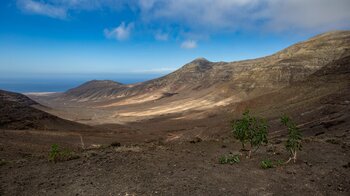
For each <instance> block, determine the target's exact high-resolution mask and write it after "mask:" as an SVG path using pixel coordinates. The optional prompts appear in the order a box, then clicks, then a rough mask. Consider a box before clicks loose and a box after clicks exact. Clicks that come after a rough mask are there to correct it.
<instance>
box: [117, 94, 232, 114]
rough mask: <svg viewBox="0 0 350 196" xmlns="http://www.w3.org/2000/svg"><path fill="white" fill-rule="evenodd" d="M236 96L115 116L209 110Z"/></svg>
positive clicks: (228, 102)
mask: <svg viewBox="0 0 350 196" xmlns="http://www.w3.org/2000/svg"><path fill="white" fill-rule="evenodd" d="M237 100H238V99H237V98H236V97H229V98H226V99H223V100H221V101H214V100H207V99H195V100H188V101H184V100H182V101H175V102H172V103H169V104H166V105H162V106H157V107H153V108H149V109H147V110H143V111H135V112H124V113H123V112H120V111H119V112H118V113H116V114H115V116H129V117H143V116H154V115H162V114H171V113H179V112H184V111H187V110H207V109H210V108H214V107H219V106H225V105H228V104H230V103H232V102H234V101H237Z"/></svg>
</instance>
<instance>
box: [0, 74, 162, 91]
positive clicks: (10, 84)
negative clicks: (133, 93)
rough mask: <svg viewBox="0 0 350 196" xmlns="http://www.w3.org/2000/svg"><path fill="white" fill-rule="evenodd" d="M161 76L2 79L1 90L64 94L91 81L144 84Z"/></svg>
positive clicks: (0, 79) (0, 80) (0, 81)
mask: <svg viewBox="0 0 350 196" xmlns="http://www.w3.org/2000/svg"><path fill="white" fill-rule="evenodd" d="M157 77H159V75H145V76H137V77H136V76H130V77H128V76H123V77H117V78H114V77H101V76H99V77H79V78H72V77H69V78H60V77H58V78H47V77H46V78H6V79H5V78H0V89H2V90H7V91H12V92H18V93H29V92H64V91H66V90H68V89H71V88H74V87H77V86H79V85H81V84H83V83H85V82H88V81H90V80H95V79H98V80H113V81H116V82H120V83H123V84H133V83H138V82H144V81H147V80H150V79H154V78H157Z"/></svg>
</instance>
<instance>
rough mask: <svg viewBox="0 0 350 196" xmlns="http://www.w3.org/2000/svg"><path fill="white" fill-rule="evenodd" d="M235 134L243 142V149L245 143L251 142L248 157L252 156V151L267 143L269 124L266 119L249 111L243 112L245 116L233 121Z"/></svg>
mask: <svg viewBox="0 0 350 196" xmlns="http://www.w3.org/2000/svg"><path fill="white" fill-rule="evenodd" d="M231 128H232V133H233V136H234V137H235V138H236V139H238V140H239V141H240V142H241V144H242V149H243V150H246V149H245V144H246V143H247V142H248V143H249V144H250V149H249V150H248V151H249V154H248V157H251V153H252V151H253V150H254V151H256V150H257V149H258V148H259V147H260V145H262V144H264V143H265V144H267V142H268V139H267V133H268V126H267V122H266V120H264V119H260V118H256V117H252V116H250V113H249V111H246V112H244V113H243V118H242V119H239V120H234V121H232V123H231Z"/></svg>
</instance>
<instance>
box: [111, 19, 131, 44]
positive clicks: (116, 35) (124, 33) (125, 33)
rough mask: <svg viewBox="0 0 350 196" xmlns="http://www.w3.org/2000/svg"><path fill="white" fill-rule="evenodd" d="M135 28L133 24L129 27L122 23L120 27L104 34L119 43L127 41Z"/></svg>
mask: <svg viewBox="0 0 350 196" xmlns="http://www.w3.org/2000/svg"><path fill="white" fill-rule="evenodd" d="M133 28H134V24H133V23H129V24H128V25H126V24H125V22H122V23H121V24H120V25H119V26H118V27H116V28H113V29H105V30H104V34H105V36H106V37H107V38H109V39H117V40H119V41H122V40H127V39H129V37H130V34H131V31H132V29H133Z"/></svg>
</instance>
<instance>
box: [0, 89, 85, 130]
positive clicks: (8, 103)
mask: <svg viewBox="0 0 350 196" xmlns="http://www.w3.org/2000/svg"><path fill="white" fill-rule="evenodd" d="M38 106H39V107H40V105H38V103H36V102H35V101H33V100H31V99H30V98H28V97H26V96H24V95H22V94H18V93H13V92H7V91H3V90H0V129H10V130H24V129H38V130H89V129H91V127H89V126H86V125H82V124H78V123H75V122H71V121H67V120H63V119H61V118H58V117H56V116H53V115H51V114H49V113H46V112H43V111H41V110H39V109H37V108H35V107H38Z"/></svg>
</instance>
